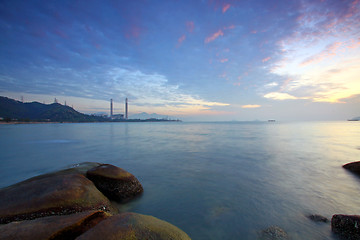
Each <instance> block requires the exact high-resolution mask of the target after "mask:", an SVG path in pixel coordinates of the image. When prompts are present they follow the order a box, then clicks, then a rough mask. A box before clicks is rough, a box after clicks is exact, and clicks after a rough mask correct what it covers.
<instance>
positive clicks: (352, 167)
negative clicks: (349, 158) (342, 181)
mask: <svg viewBox="0 0 360 240" xmlns="http://www.w3.org/2000/svg"><path fill="white" fill-rule="evenodd" d="M343 168H345V169H347V170H349V171H350V172H353V173H356V174H358V175H360V161H359V162H352V163H348V164H345V165H344V166H343Z"/></svg>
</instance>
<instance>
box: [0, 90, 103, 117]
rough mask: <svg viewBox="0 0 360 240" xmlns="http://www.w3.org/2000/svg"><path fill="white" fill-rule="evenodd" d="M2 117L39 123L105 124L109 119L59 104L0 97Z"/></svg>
mask: <svg viewBox="0 0 360 240" xmlns="http://www.w3.org/2000/svg"><path fill="white" fill-rule="evenodd" d="M0 117H1V118H3V119H6V120H18V121H38V122H44V121H46V122H103V121H107V118H103V117H98V116H90V115H86V114H83V113H79V112H78V111H76V110H74V109H73V108H71V107H69V106H64V105H61V104H59V103H53V104H42V103H39V102H31V103H22V102H19V101H16V100H14V99H10V98H7V97H1V96H0Z"/></svg>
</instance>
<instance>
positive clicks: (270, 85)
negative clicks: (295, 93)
mask: <svg viewBox="0 0 360 240" xmlns="http://www.w3.org/2000/svg"><path fill="white" fill-rule="evenodd" d="M278 85H279V84H278V83H277V82H271V83H268V84H266V85H265V86H264V87H265V88H272V87H276V86H278Z"/></svg>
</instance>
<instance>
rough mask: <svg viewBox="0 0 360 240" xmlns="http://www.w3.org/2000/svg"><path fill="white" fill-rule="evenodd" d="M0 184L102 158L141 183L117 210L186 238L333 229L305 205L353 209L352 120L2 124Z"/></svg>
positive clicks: (359, 151) (358, 128)
mask: <svg viewBox="0 0 360 240" xmlns="http://www.w3.org/2000/svg"><path fill="white" fill-rule="evenodd" d="M0 147H1V149H0V150H1V151H0V187H5V186H8V185H11V184H14V183H16V182H19V181H22V180H25V179H27V178H30V177H33V176H35V175H39V174H43V173H47V172H51V171H55V170H59V169H62V168H64V167H67V166H70V165H72V164H76V163H80V162H87V161H94V162H103V163H110V164H114V165H116V166H119V167H121V168H124V169H125V170H127V171H129V172H131V173H132V174H134V175H135V176H136V177H137V178H138V179H139V180H140V182H141V183H142V185H143V187H144V194H143V195H142V197H140V198H138V199H137V200H135V201H133V202H130V203H128V204H125V205H121V206H119V207H120V209H121V210H122V211H133V212H138V213H142V214H148V215H153V216H155V217H157V218H160V219H163V220H166V221H168V222H170V223H172V224H174V225H176V226H178V227H180V228H181V229H183V230H184V231H185V232H186V233H188V234H189V236H190V237H191V238H192V239H194V240H197V239H257V238H258V235H259V232H261V230H262V229H265V228H267V227H269V226H273V225H277V226H279V227H281V228H283V229H284V230H285V231H286V232H287V233H288V234H289V235H290V236H291V239H293V240H297V239H321V240H324V239H337V238H336V236H334V235H333V234H332V233H331V230H330V229H331V227H330V223H316V222H312V221H311V220H309V219H308V218H307V217H306V216H307V215H308V214H321V215H323V216H325V217H327V218H329V219H331V217H332V215H333V214H337V213H342V214H360V177H357V176H355V175H354V174H352V173H350V172H348V171H346V170H345V169H343V168H342V165H343V164H345V163H348V162H353V161H360V122H347V121H344V122H294V123H281V122H275V123H271V122H217V123H187V122H157V123H82V124H71V123H70V124H69V123H68V124H21V125H0Z"/></svg>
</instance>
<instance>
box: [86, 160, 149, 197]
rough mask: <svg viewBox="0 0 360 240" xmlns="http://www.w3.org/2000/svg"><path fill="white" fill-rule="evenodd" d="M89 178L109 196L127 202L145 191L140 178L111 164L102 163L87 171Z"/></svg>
mask: <svg viewBox="0 0 360 240" xmlns="http://www.w3.org/2000/svg"><path fill="white" fill-rule="evenodd" d="M86 176H87V178H89V179H90V180H91V181H93V182H94V184H95V185H96V187H97V188H98V189H99V190H100V191H101V192H102V193H104V194H105V195H106V196H107V197H108V198H111V199H113V200H116V201H120V202H126V201H128V200H130V199H132V198H134V197H136V196H138V195H139V194H141V193H142V192H143V187H142V186H141V184H140V182H139V180H137V178H136V177H135V176H134V175H132V174H131V173H129V172H127V171H125V170H123V169H121V168H118V167H116V166H113V165H110V164H102V165H100V166H97V167H94V168H92V169H90V170H88V171H87V173H86Z"/></svg>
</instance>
